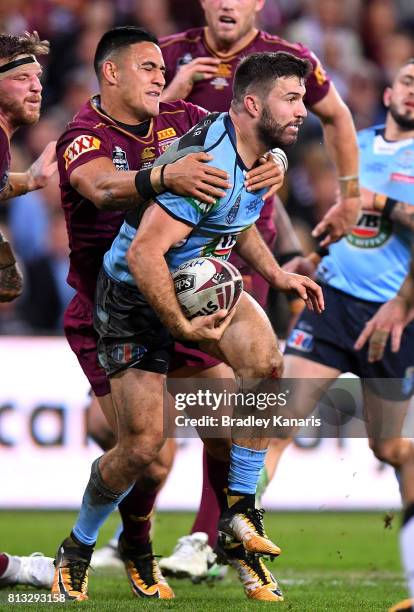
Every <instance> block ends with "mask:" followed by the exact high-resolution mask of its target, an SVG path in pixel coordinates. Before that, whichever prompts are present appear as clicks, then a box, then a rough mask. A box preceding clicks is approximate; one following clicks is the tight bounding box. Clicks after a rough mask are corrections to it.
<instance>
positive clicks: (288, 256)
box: [277, 251, 303, 267]
mask: <svg viewBox="0 0 414 612" xmlns="http://www.w3.org/2000/svg"><path fill="white" fill-rule="evenodd" d="M294 257H303V253H302V251H289V253H283V254H282V255H277V263H278V264H279V266H280V267H282V266H284V265H285V263H287V262H288V261H291V260H292V259H293V258H294Z"/></svg>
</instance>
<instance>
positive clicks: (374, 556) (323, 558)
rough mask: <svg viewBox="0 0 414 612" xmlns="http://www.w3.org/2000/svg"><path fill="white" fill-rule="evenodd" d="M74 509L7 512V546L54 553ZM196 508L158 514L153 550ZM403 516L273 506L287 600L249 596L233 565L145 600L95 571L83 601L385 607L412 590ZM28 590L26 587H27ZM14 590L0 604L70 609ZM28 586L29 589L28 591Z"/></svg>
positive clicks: (100, 604)
mask: <svg viewBox="0 0 414 612" xmlns="http://www.w3.org/2000/svg"><path fill="white" fill-rule="evenodd" d="M74 516H75V515H74V514H72V513H70V512H0V549H3V550H6V551H7V552H10V553H12V554H30V553H31V552H33V551H35V550H40V551H42V552H43V553H45V554H47V555H50V556H53V555H54V552H55V549H56V547H57V545H58V544H59V542H60V541H61V540H62V539H63V537H64V536H65V535H66V534H67V533H68V532H69V530H70V528H71V526H72V524H73V519H74ZM192 516H193V515H192V514H186V513H159V514H158V515H157V517H156V524H155V534H154V551H155V553H156V554H160V555H163V554H168V553H170V551H171V549H172V548H173V546H174V544H175V542H176V540H177V538H178V537H179V536H180V535H183V534H185V533H187V531H188V529H189V527H190V526H191V521H192ZM398 522H399V518H398V517H396V518H395V520H394V521H393V523H392V526H391V529H386V528H385V527H384V520H383V514H379V513H321V512H318V513H316V512H315V513H270V512H269V513H267V514H266V516H265V524H266V528H267V531H268V533H269V534H270V535H272V536H273V539H274V540H275V541H276V542H277V543H278V544H279V545H280V546H281V547H282V549H283V554H282V555H281V557H280V558H279V559H278V560H276V561H274V562H273V563H271V564H269V567H270V568H271V570H272V571H273V573H275V575H276V576H277V577H278V579H279V581H280V585H281V587H282V589H283V591H284V594H285V602H283V603H277V604H266V603H265V604H263V603H258V602H253V601H251V600H248V599H246V598H245V596H244V594H243V591H242V588H241V585H240V584H239V582H238V580H237V579H236V577H235V575H234V574H233V573H232V572H231V573H230V572H229V574H228V576H227V578H225V580H224V581H223V582H222V583H220V584H218V585H216V586H207V585H205V584H204V585H193V584H191V583H190V582H188V581H178V580H172V581H171V586H172V587H173V588H174V590H175V594H176V599H175V600H172V601H165V602H161V601H150V602H148V601H143V600H137V599H134V598H133V597H132V594H131V593H130V590H129V587H128V584H127V581H126V578H125V576H124V575H123V574H122V573H117V574H114V573H102V572H98V571H95V572H93V571H91V574H90V600H89V601H88V602H85V603H82V604H77V605H82V608H84V609H85V610H91V611H92V610H93V611H95V610H96V611H99V612H100V611H105V612H106V611H108V612H109V611H111V612H112V611H118V610H119V611H121V610H122V611H124V610H125V611H126V612H129V611H132V610H138V609H140V610H141V609H142V610H150V609H154V607H155V608H156V609H159V608H162V609H168V610H177V611H180V612H181V610H185V611H188V612H198V611H200V610H202V611H203V612H204V611H205V612H210V611H219V612H221V611H222V610H223V611H230V610H231V611H233V610H237V611H239V610H240V611H245V610H251V609H252V608H255V609H257V608H264V609H270V608H271V607H272V608H273V609H274V608H275V607H276V606H277V607H278V608H280V610H281V612H283V611H285V612H288V611H289V612H296V611H298V612H299V611H300V612H305V611H306V612H322V611H329V612H336V611H338V612H339V611H343V610H352V611H353V612H359V611H365V610H372V611H374V610H375V611H378V612H379V611H385V610H387V607H388V606H390V605H391V604H393V603H396V602H397V601H398V600H400V599H403V598H405V597H406V590H405V584H404V580H403V577H402V573H401V568H400V562H399V553H398ZM115 525H116V517H115V516H112V517H111V518H110V520H109V521H108V523H107V524H106V525H105V527H104V528H103V529H102V533H101V539H100V542H101V543H102V542H104V541H105V539H107V538H108V537H109V536H110V535H111V533H112V530H113V528H114V526H115ZM20 590H21V591H22V592H23V591H24V588H23V587H21V589H20ZM9 592H13V593H16V592H19V590H18V588H17V587H15V588H14V589H13V590H12V591H10V590H5V589H3V590H1V591H0V610H8V611H9V612H10V610H12V609H14V608H16V607H17V608H21V607H25V608H27V607H29V608H30V607H31V609H32V610H36V612H37V610H50V609H51V606H52V605H53V609H63V608H66V609H67V604H66V605H61V604H43V605H40V604H25V605H24V606H23V605H18V604H13V607H11V605H10V604H8V603H7V595H8V593H9ZM26 592H27V591H26Z"/></svg>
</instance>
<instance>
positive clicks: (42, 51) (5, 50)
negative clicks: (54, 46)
mask: <svg viewBox="0 0 414 612" xmlns="http://www.w3.org/2000/svg"><path fill="white" fill-rule="evenodd" d="M26 53H27V55H47V54H48V53H49V41H48V40H40V38H39V34H38V33H37V32H32V33H30V32H25V33H24V34H22V35H21V36H12V35H11V34H0V59H8V60H10V61H11V60H13V59H14V58H15V57H17V56H18V55H23V54H26Z"/></svg>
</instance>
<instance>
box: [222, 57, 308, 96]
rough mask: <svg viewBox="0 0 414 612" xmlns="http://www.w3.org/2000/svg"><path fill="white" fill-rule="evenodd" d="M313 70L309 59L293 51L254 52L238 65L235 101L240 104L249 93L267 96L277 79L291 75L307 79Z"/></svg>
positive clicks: (235, 78)
mask: <svg viewBox="0 0 414 612" xmlns="http://www.w3.org/2000/svg"><path fill="white" fill-rule="evenodd" d="M311 71H312V64H311V62H310V61H309V60H307V59H301V58H299V57H296V56H295V55H292V54H291V53H284V52H283V51H279V52H277V53H274V52H269V53H252V54H251V55H248V56H247V57H245V58H243V59H242V60H241V62H240V64H239V65H238V67H237V70H236V73H235V75H234V82H233V103H234V104H235V105H237V106H238V105H240V104H241V103H242V102H243V99H244V96H245V95H246V94H248V93H255V94H258V95H260V97H261V98H266V97H267V95H268V93H269V92H270V90H271V89H272V87H273V86H274V85H275V82H276V79H278V78H280V77H290V76H296V77H298V78H299V79H306V78H307V77H308V76H309V74H310V72H311Z"/></svg>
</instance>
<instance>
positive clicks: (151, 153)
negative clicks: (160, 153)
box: [141, 147, 155, 159]
mask: <svg viewBox="0 0 414 612" xmlns="http://www.w3.org/2000/svg"><path fill="white" fill-rule="evenodd" d="M153 157H155V147H145V148H144V150H143V151H142V153H141V159H151V158H153Z"/></svg>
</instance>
